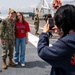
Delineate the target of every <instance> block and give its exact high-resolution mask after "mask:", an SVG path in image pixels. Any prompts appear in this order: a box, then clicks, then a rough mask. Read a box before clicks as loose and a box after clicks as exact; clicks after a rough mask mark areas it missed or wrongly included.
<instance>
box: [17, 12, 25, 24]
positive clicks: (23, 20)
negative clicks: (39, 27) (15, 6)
mask: <svg viewBox="0 0 75 75" xmlns="http://www.w3.org/2000/svg"><path fill="white" fill-rule="evenodd" d="M17 13H19V14H20V15H21V16H22V22H23V24H25V19H24V16H23V14H22V13H21V12H17ZM16 22H19V19H18V17H17V16H16Z"/></svg>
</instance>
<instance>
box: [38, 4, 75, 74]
mask: <svg viewBox="0 0 75 75" xmlns="http://www.w3.org/2000/svg"><path fill="white" fill-rule="evenodd" d="M54 21H55V27H54V28H53V29H54V32H55V33H57V34H59V35H60V38H59V39H58V40H57V41H56V42H55V43H53V44H52V46H49V38H48V37H49V34H48V33H49V30H50V29H49V24H46V25H45V26H44V29H43V32H42V33H41V34H40V35H39V41H38V45H37V51H38V55H39V56H40V57H41V58H42V59H43V60H44V61H46V62H47V63H49V64H50V65H51V66H52V69H51V74H50V75H75V6H74V5H69V4H67V5H63V6H61V7H59V8H58V9H57V11H56V13H55V15H54Z"/></svg>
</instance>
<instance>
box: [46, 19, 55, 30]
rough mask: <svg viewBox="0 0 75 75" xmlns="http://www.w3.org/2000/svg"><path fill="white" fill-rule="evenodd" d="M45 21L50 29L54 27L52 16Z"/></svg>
mask: <svg viewBox="0 0 75 75" xmlns="http://www.w3.org/2000/svg"><path fill="white" fill-rule="evenodd" d="M47 23H48V24H49V25H50V30H52V28H53V27H54V20H53V19H52V18H48V20H47Z"/></svg>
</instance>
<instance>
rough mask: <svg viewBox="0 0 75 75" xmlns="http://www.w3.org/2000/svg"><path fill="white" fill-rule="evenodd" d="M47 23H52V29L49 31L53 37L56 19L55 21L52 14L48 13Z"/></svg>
mask: <svg viewBox="0 0 75 75" xmlns="http://www.w3.org/2000/svg"><path fill="white" fill-rule="evenodd" d="M46 23H48V24H49V25H51V26H50V29H51V30H50V31H49V35H50V37H52V36H53V34H52V28H53V27H54V21H53V18H52V15H51V14H48V17H47V20H46Z"/></svg>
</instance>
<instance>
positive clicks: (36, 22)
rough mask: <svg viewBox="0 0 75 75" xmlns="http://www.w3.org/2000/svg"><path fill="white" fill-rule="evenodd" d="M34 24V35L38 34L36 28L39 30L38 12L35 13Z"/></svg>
mask: <svg viewBox="0 0 75 75" xmlns="http://www.w3.org/2000/svg"><path fill="white" fill-rule="evenodd" d="M34 25H35V35H38V34H39V33H38V30H39V17H38V14H36V15H35V17H34Z"/></svg>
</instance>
